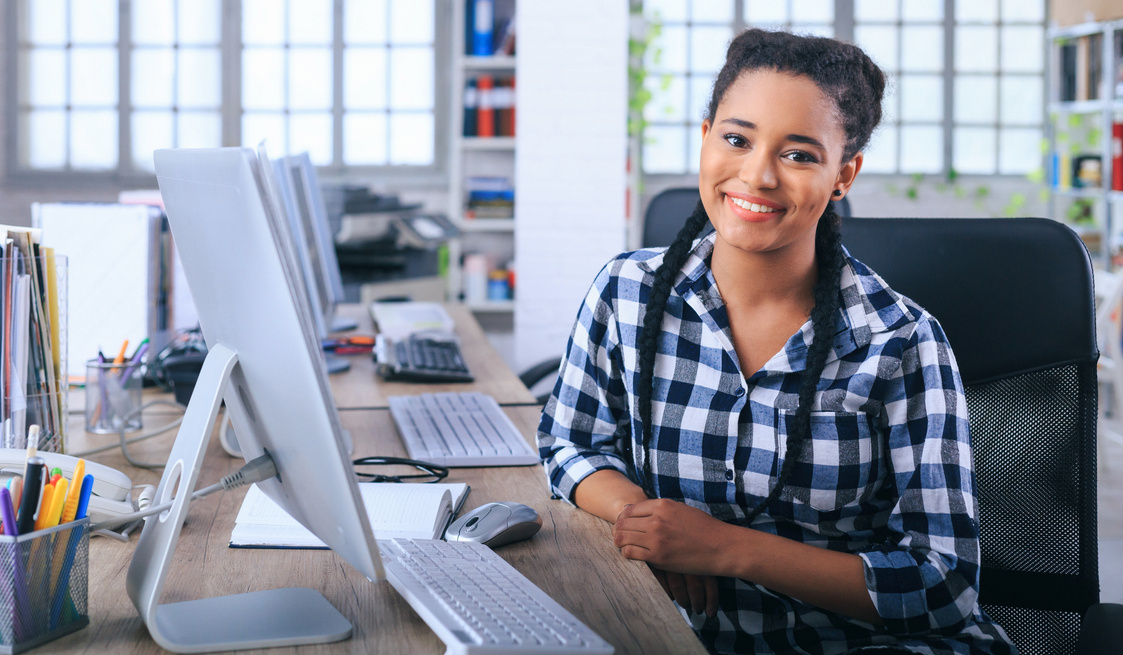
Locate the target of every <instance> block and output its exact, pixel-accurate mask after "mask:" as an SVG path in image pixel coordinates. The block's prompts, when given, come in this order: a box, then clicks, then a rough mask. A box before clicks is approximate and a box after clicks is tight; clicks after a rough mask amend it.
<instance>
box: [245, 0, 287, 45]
mask: <svg viewBox="0 0 1123 655" xmlns="http://www.w3.org/2000/svg"><path fill="white" fill-rule="evenodd" d="M242 41H244V42H245V43H249V44H255V45H280V44H282V43H284V42H285V14H284V12H283V11H279V10H278V7H277V1H276V0H242Z"/></svg>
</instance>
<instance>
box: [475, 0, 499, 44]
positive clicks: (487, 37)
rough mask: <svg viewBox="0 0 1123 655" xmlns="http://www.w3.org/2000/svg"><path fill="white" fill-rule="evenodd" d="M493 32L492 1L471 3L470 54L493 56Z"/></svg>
mask: <svg viewBox="0 0 1123 655" xmlns="http://www.w3.org/2000/svg"><path fill="white" fill-rule="evenodd" d="M494 30H495V4H494V0H474V2H473V3H472V54H473V55H477V56H481V57H488V56H491V55H492V54H493V52H494V51H493V50H492V46H491V40H492V34H493V32H494Z"/></svg>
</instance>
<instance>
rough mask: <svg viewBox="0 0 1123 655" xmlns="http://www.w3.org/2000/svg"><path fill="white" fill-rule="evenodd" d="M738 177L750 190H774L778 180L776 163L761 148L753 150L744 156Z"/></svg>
mask: <svg viewBox="0 0 1123 655" xmlns="http://www.w3.org/2000/svg"><path fill="white" fill-rule="evenodd" d="M739 177H740V178H741V181H743V182H745V183H746V184H748V185H749V187H750V188H756V189H774V188H776V185H777V183H778V180H779V178H778V177H777V175H776V162H775V160H774V159H773V157H771V156H770V155H769V154H768V153H767V152H765V151H764V149H763V148H755V149H753V150H750V151H749V152H747V153H746V154H745V158H744V160H743V161H742V162H741V171H740V175H739Z"/></svg>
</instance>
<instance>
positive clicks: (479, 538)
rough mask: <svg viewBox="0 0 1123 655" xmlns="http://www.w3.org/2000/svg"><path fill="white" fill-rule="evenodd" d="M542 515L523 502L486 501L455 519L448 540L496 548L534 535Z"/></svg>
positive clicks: (446, 531)
mask: <svg viewBox="0 0 1123 655" xmlns="http://www.w3.org/2000/svg"><path fill="white" fill-rule="evenodd" d="M541 528H542V517H540V516H538V512H536V511H534V509H533V508H530V507H527V506H526V505H523V504H521V503H486V504H484V505H480V506H479V507H477V508H476V509H474V510H472V511H471V512H468V513H467V514H465V515H464V516H461V517H460V518H458V519H456V520H455V521H453V522H452V525H450V526H448V529H447V530H445V540H446V541H475V542H478V543H481V544H483V545H485V546H489V547H491V548H495V547H496V546H502V545H503V544H509V543H511V542H513V541H521V540H523V539H529V538H531V537H533V536H534V534H535V533H536V532H538V530H539V529H541Z"/></svg>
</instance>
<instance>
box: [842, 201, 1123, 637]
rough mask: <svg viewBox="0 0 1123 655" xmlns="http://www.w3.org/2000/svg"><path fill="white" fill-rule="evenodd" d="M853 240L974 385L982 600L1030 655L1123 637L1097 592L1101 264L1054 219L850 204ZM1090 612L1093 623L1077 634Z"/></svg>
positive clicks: (1115, 608) (1116, 613)
mask: <svg viewBox="0 0 1123 655" xmlns="http://www.w3.org/2000/svg"><path fill="white" fill-rule="evenodd" d="M842 232H843V238H842V241H843V243H844V244H845V245H846V247H847V248H848V249H849V251H850V253H851V254H852V255H853V256H854V257H856V258H857V259H859V260H860V261H862V262H864V263H865V264H866V265H868V266H869V267H870V268H872V269H873V270H874V271H876V272H877V273H878V274H880V275H881V276H882V278H884V279H885V280H886V282H888V284H889V286H891V287H892V288H893V289H895V290H896V291H898V292H900V293H902V294H904V295H906V296H908V297H910V298H912V299H913V300H915V301H916V302H917V303H918V304H920V305H921V306H922V307H924V308H925V309H927V310H928V311H929V312H930V313H931V314H932V315H933V316H935V317H936V318H937V319H938V320H939V321H940V323H941V325H943V327H944V331H945V332H946V333H947V336H948V340H949V341H950V342H951V345H952V348H953V349H954V351H955V355H956V359H957V360H958V362H959V367H960V371H961V373H962V375H963V382H964V386H965V387H966V394H967V405H968V411H969V413H970V422H971V432H972V440H973V444H974V448H975V469H976V484H977V488H978V496H979V529H980V540H981V544H982V556H983V570H982V574H981V582H980V591H981V595H980V603H981V604H982V606H983V608H984V609H985V610H986V611H987V613H988V614H990V616H991V617H992V618H994V619H995V620H996V621H997V622H998V623H1000V624H1001V625H1002V626H1003V627H1004V628H1005V629H1006V631H1007V633H1008V634H1009V635H1010V637H1011V638H1012V639H1013V640H1014V642H1015V643H1016V644H1017V645H1018V647H1019V648H1020V649H1021V651H1022V652H1023V653H1025V654H1027V655H1035V654H1041V655H1046V654H1047V655H1055V654H1058V653H1066V654H1067V653H1089V654H1090V653H1097V654H1098V653H1109V652H1121V649H1123V605H1100V604H1098V603H1099V573H1098V564H1099V563H1098V560H1097V539H1096V392H1097V386H1096V360H1097V358H1098V356H1099V353H1098V350H1097V347H1096V334H1095V306H1094V297H1093V287H1092V270H1091V265H1090V262H1089V259H1088V254H1087V251H1086V250H1085V248H1084V244H1083V243H1082V242H1081V241H1080V239H1079V238H1078V237H1077V236H1076V235H1075V234H1074V233H1073V232H1072V230H1070V229H1068V228H1067V227H1065V226H1063V225H1061V224H1060V223H1057V222H1055V221H1050V220H1046V219H1028V218H1027V219H850V220H844V221H843V231H842ZM1082 626H1083V634H1082V633H1081V630H1082Z"/></svg>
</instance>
